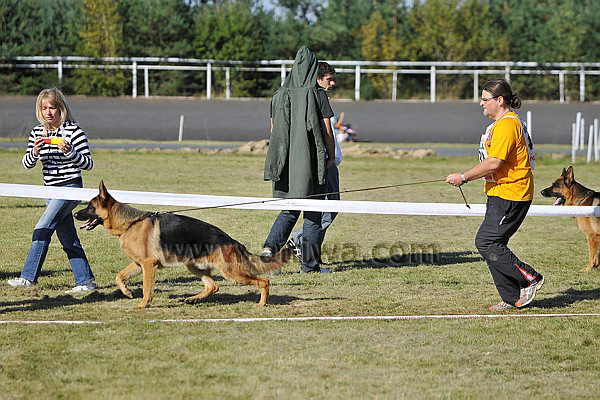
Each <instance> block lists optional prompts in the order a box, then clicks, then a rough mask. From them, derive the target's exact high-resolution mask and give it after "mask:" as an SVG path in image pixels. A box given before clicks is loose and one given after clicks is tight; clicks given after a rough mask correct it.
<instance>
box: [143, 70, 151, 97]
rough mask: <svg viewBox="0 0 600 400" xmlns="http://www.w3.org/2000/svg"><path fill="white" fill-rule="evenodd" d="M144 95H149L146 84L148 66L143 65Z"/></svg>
mask: <svg viewBox="0 0 600 400" xmlns="http://www.w3.org/2000/svg"><path fill="white" fill-rule="evenodd" d="M144 97H146V98H148V97H150V86H149V85H148V67H144Z"/></svg>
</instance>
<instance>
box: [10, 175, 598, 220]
mask: <svg viewBox="0 0 600 400" xmlns="http://www.w3.org/2000/svg"><path fill="white" fill-rule="evenodd" d="M110 193H111V194H112V195H113V196H114V198H115V199H117V200H118V201H120V202H124V203H133V204H152V205H163V206H178V207H216V206H221V207H224V208H238V209H250V210H305V211H323V212H341V213H359V214H402V215H450V216H483V215H485V204H471V208H470V209H469V208H467V207H466V206H465V205H464V204H450V203H403V202H392V201H390V202H384V201H349V200H340V201H323V200H313V199H297V200H277V201H273V199H272V198H259V197H234V196H210V195H199V194H178V193H159V192H132V191H127V190H110ZM97 194H98V190H96V189H78V188H67V187H52V186H36V185H20V184H8V183H0V196H12V197H28V198H40V199H65V200H80V201H89V200H91V199H92V198H93V197H94V196H96V195H97ZM261 201H266V203H261ZM238 203H252V204H242V205H232V204H238ZM527 215H529V216H543V217H592V216H595V217H600V207H591V206H587V207H567V206H562V207H555V206H537V205H534V206H531V207H530V208H529V213H528V214H527Z"/></svg>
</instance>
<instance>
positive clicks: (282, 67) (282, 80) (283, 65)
mask: <svg viewBox="0 0 600 400" xmlns="http://www.w3.org/2000/svg"><path fill="white" fill-rule="evenodd" d="M284 81H285V64H281V86H283V82H284Z"/></svg>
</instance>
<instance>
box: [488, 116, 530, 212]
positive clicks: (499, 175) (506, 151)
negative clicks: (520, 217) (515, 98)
mask: <svg viewBox="0 0 600 400" xmlns="http://www.w3.org/2000/svg"><path fill="white" fill-rule="evenodd" d="M490 128H491V129H490ZM490 128H488V133H487V137H485V141H484V143H482V145H483V146H484V147H485V150H486V152H487V156H488V157H494V158H499V159H501V160H504V164H503V165H502V166H501V167H500V168H499V169H498V170H497V171H496V172H494V174H493V175H492V176H488V177H486V178H485V187H484V191H485V193H486V194H487V195H488V196H498V197H500V198H502V199H505V200H512V201H528V200H532V199H533V189H534V188H533V174H532V173H531V164H530V162H529V153H528V152H527V142H526V140H525V137H524V136H523V127H522V125H521V122H520V121H519V119H518V118H517V116H516V114H515V113H514V112H512V111H510V112H508V113H506V114H505V115H504V116H503V117H502V118H500V119H499V120H498V121H496V122H494V123H493V124H492V125H490Z"/></svg>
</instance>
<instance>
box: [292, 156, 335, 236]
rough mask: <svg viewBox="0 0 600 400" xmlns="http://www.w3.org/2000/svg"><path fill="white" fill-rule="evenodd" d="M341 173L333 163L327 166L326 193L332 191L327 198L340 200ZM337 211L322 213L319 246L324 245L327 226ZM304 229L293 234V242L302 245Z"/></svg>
mask: <svg viewBox="0 0 600 400" xmlns="http://www.w3.org/2000/svg"><path fill="white" fill-rule="evenodd" d="M339 191H340V173H339V171H338V167H337V166H336V165H335V164H333V165H332V166H331V167H329V168H327V173H326V175H325V193H331V194H328V195H327V196H325V200H339V199H340V193H339ZM337 214H338V213H336V212H324V213H322V214H321V235H320V236H319V246H323V241H324V240H325V232H326V231H327V228H329V226H330V225H331V224H332V223H333V220H334V219H335V217H336V216H337ZM302 231H303V230H302V229H298V230H297V231H295V232H294V233H293V234H292V242H293V243H294V244H295V245H296V246H298V247H300V246H302V242H303V241H302V236H303V235H302V233H303V232H302Z"/></svg>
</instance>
